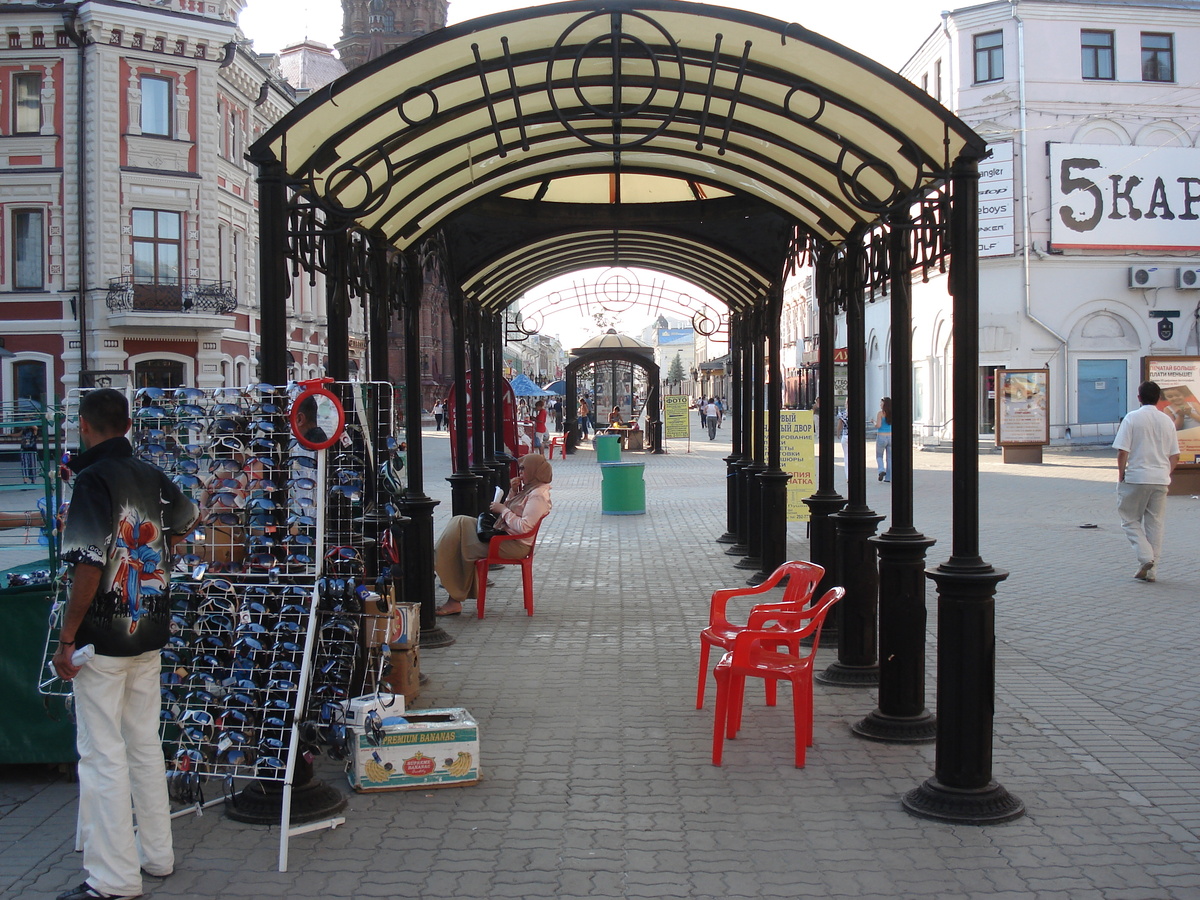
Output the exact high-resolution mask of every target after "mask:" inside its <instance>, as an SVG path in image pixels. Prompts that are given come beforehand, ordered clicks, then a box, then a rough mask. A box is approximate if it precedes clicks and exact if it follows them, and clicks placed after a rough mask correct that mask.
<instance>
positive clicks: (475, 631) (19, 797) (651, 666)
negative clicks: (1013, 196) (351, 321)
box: [0, 424, 1200, 900]
mask: <svg viewBox="0 0 1200 900" xmlns="http://www.w3.org/2000/svg"><path fill="white" fill-rule="evenodd" d="M693 437H694V438H695V440H693V442H692V443H691V446H690V450H689V448H688V445H687V444H686V443H685V442H679V441H676V442H671V443H670V451H671V452H670V453H669V454H668V455H665V456H650V455H645V456H643V455H641V454H627V455H626V458H632V459H636V460H644V461H645V463H646V493H647V505H648V512H647V514H646V515H645V516H627V517H616V516H603V515H601V514H600V481H601V474H600V468H599V466H598V465H597V464H596V462H595V456H594V453H593V452H592V450H591V446H590V445H588V444H585V445H584V446H583V447H582V448H581V451H580V452H579V453H578V454H576V455H574V456H572V457H570V458H568V459H567V460H566V461H561V460H559V461H556V462H555V480H554V512H553V513H552V515H551V518H550V519H549V521H548V523H547V525H546V527H544V528H543V529H542V532H541V536H540V546H539V548H538V553H537V560H536V562H535V565H534V570H535V580H536V600H537V609H536V614H535V616H534V617H533V618H527V617H526V616H525V615H524V612H523V610H522V606H521V591H520V584H519V579H520V574H519V570H518V569H517V568H515V567H512V568H506V569H504V570H501V571H497V572H494V573H493V574H492V577H493V579H494V580H495V586H494V587H493V588H492V589H491V590H490V591H489V596H488V614H487V617H486V618H485V619H484V620H483V621H479V620H477V619H476V618H475V617H474V615H473V611H474V608H473V605H472V604H467V614H464V615H463V616H461V617H458V618H452V619H449V620H443V621H445V622H446V623H447V630H448V631H449V632H450V633H452V634H453V635H454V636H455V637H456V639H457V642H456V643H455V644H454V645H453V646H451V647H448V648H445V649H440V650H426V651H424V652H423V653H422V658H421V661H422V668H423V671H424V672H425V673H426V674H427V675H429V677H430V684H429V685H428V687H427V688H426V690H425V692H424V694H423V695H422V698H421V701H420V705H422V706H443V705H446V706H464V707H466V708H467V709H469V710H470V711H471V712H472V713H473V714H474V715H475V716H476V718H477V719H478V720H479V722H480V728H481V736H482V763H483V771H484V776H485V780H484V781H482V782H481V783H480V784H478V785H474V786H470V787H462V788H446V789H440V790H430V791H409V792H398V793H382V794H358V795H353V794H352V795H351V796H350V804H349V808H348V810H347V812H346V818H347V822H346V824H345V825H344V826H342V827H340V828H338V829H336V830H334V831H322V832H316V833H312V834H307V835H302V836H298V837H295V838H293V839H292V841H291V858H290V866H289V871H287V872H285V873H279V872H277V871H276V868H277V852H278V840H279V835H278V829H277V828H266V827H254V826H248V825H241V824H238V823H234V822H231V821H229V820H226V819H225V818H224V817H223V816H222V815H221V814H220V812H219V808H214V809H211V810H209V811H208V812H207V813H206V814H205V815H203V816H201V817H194V816H188V817H185V818H183V819H180V820H178V821H177V822H176V824H175V840H176V846H177V849H178V855H179V864H178V868H177V870H176V873H175V874H174V875H173V876H171V877H170V878H168V879H166V880H163V881H158V880H155V879H147V883H146V891H147V896H152V897H154V898H215V897H231V898H237V897H262V896H267V897H273V896H287V897H289V898H310V897H311V898H324V897H332V898H342V897H345V898H351V897H354V898H358V897H392V898H422V900H434V898H563V900H575V898H579V900H583V898H640V897H646V898H675V897H679V898H730V900H733V898H760V897H761V898H766V897H822V898H843V897H844V898H848V900H849V898H854V900H874V898H897V897H899V898H909V897H912V898H916V897H922V898H924V897H939V898H984V897H986V898H1011V900H1017V898H1022V900H1023V898H1036V900H1051V898H1055V900H1058V898H1062V900H1068V898H1069V900H1150V898H1163V900H1167V898H1169V900H1187V898H1200V715H1198V713H1200V700H1198V699H1197V692H1196V685H1197V667H1198V664H1197V661H1196V656H1197V654H1196V647H1197V643H1198V642H1197V638H1198V636H1200V619H1198V617H1197V614H1196V613H1197V609H1198V608H1200V607H1198V604H1200V596H1198V593H1197V583H1198V582H1200V567H1198V566H1197V563H1196V555H1195V548H1196V547H1197V546H1200V540H1198V538H1200V515H1198V513H1200V499H1197V498H1194V497H1187V496H1179V497H1172V498H1171V499H1170V501H1169V504H1168V509H1169V522H1168V527H1169V536H1168V540H1167V546H1166V550H1165V558H1164V560H1163V562H1162V564H1161V566H1160V567H1159V576H1158V577H1159V580H1158V582H1157V583H1156V584H1144V583H1141V582H1137V581H1134V580H1133V578H1132V576H1133V573H1134V571H1136V569H1137V562H1136V559H1135V558H1134V555H1133V552H1132V551H1131V550H1130V548H1129V546H1128V544H1127V542H1126V540H1125V538H1124V536H1123V535H1122V533H1121V531H1120V528H1119V526H1118V524H1117V521H1116V510H1115V506H1116V496H1115V488H1114V484H1113V482H1114V479H1115V466H1114V462H1113V459H1112V453H1111V451H1107V452H1106V451H1088V452H1069V451H1065V450H1058V449H1054V450H1051V451H1048V452H1047V454H1046V461H1045V463H1044V464H1043V465H1041V466H1016V465H1008V466H1006V465H1004V464H1003V462H1002V460H1001V457H1000V456H999V455H984V456H982V457H981V459H980V469H981V474H980V494H981V508H982V531H981V533H982V537H981V547H982V552H983V556H984V558H985V559H986V560H987V561H988V562H990V563H992V564H993V565H995V566H996V567H998V568H1001V569H1005V570H1008V571H1009V573H1010V575H1009V577H1008V579H1007V580H1006V581H1004V582H1002V583H1001V584H1000V586H999V590H998V592H997V598H996V620H997V621H996V634H997V683H998V686H997V695H996V701H995V739H994V763H993V765H994V775H995V777H996V779H997V780H998V781H999V782H1000V783H1001V784H1003V785H1004V786H1005V787H1006V788H1008V789H1009V790H1010V791H1011V792H1012V793H1014V794H1016V795H1017V796H1019V797H1020V798H1021V799H1022V800H1023V801H1024V802H1025V804H1026V806H1027V809H1028V814H1027V815H1026V816H1025V817H1024V818H1021V819H1019V820H1017V821H1015V822H1011V823H1008V824H1004V825H996V826H988V827H973V826H954V825H945V824H940V823H934V822H928V821H924V820H920V819H915V818H913V817H911V816H909V815H907V814H906V813H905V812H904V811H903V810H902V808H901V806H900V802H899V798H900V796H901V795H902V794H903V793H904V792H906V791H908V790H909V789H911V788H913V787H916V786H917V785H919V784H920V783H921V782H923V781H924V780H925V779H926V778H928V777H930V776H931V775H932V773H933V766H934V753H935V748H934V747H933V745H924V746H916V747H913V746H898V745H886V744H879V743H872V742H868V741H862V740H859V739H857V738H855V737H854V736H852V734H851V732H850V730H849V727H848V726H849V725H850V724H851V723H852V722H854V721H856V720H857V719H859V718H861V717H862V716H863V715H865V714H867V713H869V712H870V711H871V710H872V709H873V708H874V705H875V692H874V691H873V690H870V689H861V688H860V689H852V688H832V687H828V686H824V685H818V686H817V687H816V698H815V702H816V723H815V739H816V740H815V746H813V747H812V748H811V749H810V750H809V754H808V764H807V767H806V768H805V769H802V770H798V769H795V768H794V767H793V766H792V737H791V717H790V698H789V697H788V696H787V690H786V689H784V690H783V691H781V705H780V706H779V707H777V708H775V709H769V708H767V707H765V706H764V705H763V697H762V691H761V687H759V686H758V685H755V684H752V685H751V686H750V687H749V688H748V691H747V709H746V714H745V724H744V731H743V733H742V735H741V736H740V737H739V738H738V739H737V740H736V741H733V742H729V743H727V744H726V750H725V765H724V766H723V767H721V768H714V767H713V766H712V765H711V764H710V748H711V737H712V695H713V692H712V687H711V685H710V687H709V692H708V697H709V702H708V705H707V707H706V708H705V709H704V710H696V709H694V708H693V706H694V703H693V698H694V690H695V679H696V651H697V639H696V635H697V633H698V632H699V630H700V628H701V627H702V626H703V624H704V621H705V616H706V612H707V606H708V597H709V595H710V593H711V592H712V590H713V589H714V588H716V587H728V586H737V585H739V584H741V583H743V581H744V579H745V577H746V574H747V573H746V572H744V571H743V570H740V569H735V568H734V567H733V566H732V562H733V561H734V560H732V559H731V558H730V557H728V556H726V555H725V554H724V552H723V551H724V549H725V547H724V546H723V545H719V544H716V543H715V542H714V541H713V538H714V537H716V536H717V535H719V534H720V533H721V532H722V531H724V523H725V507H724V503H725V483H724V465H723V463H722V461H721V458H722V457H723V456H725V455H727V454H728V452H729V444H728V429H722V430H721V431H720V432H719V437H718V440H717V441H715V442H709V441H708V440H707V439H706V437H703V436H702V435H701V433H700V430H699V427H698V424H697V425H696V426H695V427H694V428H693ZM425 445H426V454H427V455H426V459H427V471H428V472H429V473H430V474H429V476H428V479H427V484H426V490H427V492H428V493H429V494H430V495H431V496H434V497H436V498H437V499H440V500H442V501H443V502H442V504H441V506H439V507H438V509H437V521H436V524H437V528H438V529H439V530H440V528H441V526H442V524H444V522H445V520H446V519H447V518H448V517H449V506H450V504H449V488H448V485H447V484H446V483H445V482H444V481H443V480H442V478H443V476H444V475H445V474H449V464H448V441H447V439H446V436H445V433H444V432H442V433H438V432H433V431H429V432H427V433H426V438H425ZM868 456H869V457H872V456H873V454H871V453H870V448H868ZM870 461H871V462H873V459H871V460H870ZM915 466H916V473H915V482H916V491H915V496H916V516H915V519H916V525H917V527H918V528H919V529H921V530H922V531H923V532H924V533H925V534H927V535H928V536H929V537H933V538H936V539H937V540H938V543H937V544H936V545H935V546H934V547H933V548H932V549H931V550H930V552H929V561H930V562H931V563H938V562H941V561H942V560H944V559H945V558H946V557H948V556H949V553H950V546H949V544H950V482H951V471H950V467H951V457H950V455H949V454H948V453H936V452H930V453H918V454H916V461H915ZM838 473H839V481H838V486H839V489H843V490H844V487H843V482H842V481H841V478H840V473H841V468H840V461H839V467H838ZM869 474H872V475H873V473H869ZM889 490H890V486H888V485H883V484H879V483H877V482H875V481H873V480H872V481H870V482H868V499H869V502H870V504H871V505H872V507H873V508H874V509H875V510H876V511H877V512H879V513H881V514H886V513H887V512H888V511H889V499H890V496H889ZM13 496H14V495H12V494H9V495H7V496H5V497H4V503H5V504H12V503H14V502H16V501H15V500H14V499H13ZM1087 524H1094V525H1096V526H1097V527H1096V528H1082V527H1081V526H1082V525H1087ZM887 525H888V522H887V520H885V521H884V522H883V523H882V525H881V529H886V528H887ZM789 533H790V537H791V540H790V543H789V551H790V555H792V556H795V557H800V558H803V557H804V556H805V555H806V553H807V544H806V541H805V526H804V525H802V524H794V525H792V526H790V527H789ZM439 593H440V592H439ZM927 596H928V605H929V610H930V616H929V619H930V628H929V633H930V637H929V643H928V655H929V667H928V670H929V673H930V674H929V676H928V682H929V683H928V685H927V692H928V698H929V699H928V702H929V705H930V708H931V709H933V708H936V701H935V686H934V684H933V671H934V660H935V655H936V604H937V600H936V594H935V592H934V591H933V590H932V587H931V588H930V590H929V591H928V594H927ZM835 658H836V650H835V649H831V648H829V647H822V649H821V657H820V662H819V663H818V665H819V666H820V667H824V666H825V665H827V664H828V663H829V662H832V661H833V660H834V659H835ZM318 774H319V775H320V776H321V777H323V778H324V779H325V780H326V781H328V782H329V783H331V784H336V785H338V786H339V787H340V788H342V789H345V781H344V777H343V776H342V774H341V772H340V770H339V766H338V764H336V763H333V762H332V761H330V760H327V759H325V760H322V761H321V762H320V766H319V769H318ZM75 790H76V789H75V786H74V785H73V784H71V783H69V782H68V781H66V780H65V779H63V778H61V777H59V778H55V777H52V776H48V775H47V774H46V773H45V772H43V771H41V770H39V769H36V768H29V767H26V768H22V769H16V770H8V771H2V772H0V895H3V896H4V897H13V898H41V897H52V896H53V895H54V894H55V893H57V892H58V891H60V890H62V889H63V888H64V887H67V886H70V885H73V884H75V883H77V881H78V878H79V874H78V866H79V857H78V856H77V855H76V854H74V853H73V852H72V845H73V833H74V815H75ZM213 790H218V788H216V787H215V786H214V787H213Z"/></svg>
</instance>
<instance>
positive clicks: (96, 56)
mask: <svg viewBox="0 0 1200 900" xmlns="http://www.w3.org/2000/svg"><path fill="white" fill-rule="evenodd" d="M243 6H244V2H243V0H155V2H151V0H137V2H115V0H110V2H106V0H88V2H83V3H79V4H74V5H69V6H58V5H46V4H42V3H38V2H34V0H18V2H11V3H9V4H7V5H6V7H5V13H4V24H5V28H4V33H3V34H2V35H0V235H2V238H0V259H2V260H3V262H2V264H0V318H2V319H3V326H2V327H0V336H2V337H3V341H4V346H3V352H0V401H4V402H6V403H11V402H13V401H15V400H17V399H19V398H31V399H35V400H40V401H47V400H48V401H50V402H53V400H54V398H55V397H56V396H62V395H63V394H65V392H66V391H67V390H69V389H70V388H73V387H75V386H77V385H79V384H81V383H85V384H86V383H96V382H97V381H103V382H104V383H112V384H114V385H119V384H122V383H124V379H126V378H128V379H130V380H132V383H133V384H134V385H135V386H142V385H158V386H164V387H171V386H176V385H197V386H200V387H214V386H217V385H222V384H226V385H245V384H248V383H251V382H253V381H254V380H255V379H256V377H257V376H256V360H257V349H258V346H259V341H260V334H259V329H260V323H259V318H258V300H257V280H258V278H257V274H258V271H257V254H258V220H257V213H256V210H255V205H256V196H257V188H256V184H255V177H256V173H255V171H254V168H253V167H252V166H251V165H250V163H249V162H247V161H246V159H245V158H244V153H245V149H246V148H247V147H248V146H249V145H250V143H251V142H253V141H254V140H255V138H257V137H258V136H259V134H261V133H262V132H263V131H264V130H265V129H266V128H268V127H269V126H270V125H271V124H272V123H274V122H275V121H277V120H278V119H279V118H280V117H281V116H283V115H284V114H285V113H286V112H287V111H288V110H289V109H291V108H292V107H293V106H294V104H295V96H294V92H293V90H292V88H291V87H290V86H289V85H288V84H287V83H286V82H285V81H284V79H283V78H282V77H281V75H280V72H279V69H278V61H277V59H276V58H275V57H273V56H261V57H260V56H257V55H255V54H254V53H253V52H252V49H251V47H250V45H249V42H248V41H246V40H245V37H244V35H243V34H242V33H241V32H240V30H239V29H238V27H237V18H238V15H239V14H240V13H241V11H242V9H243ZM326 52H328V51H326ZM293 300H294V308H293V310H292V318H291V320H290V322H289V326H290V343H289V349H290V351H291V352H292V355H293V358H294V359H295V361H296V365H295V367H294V373H295V375H296V376H297V377H308V376H311V375H313V374H317V373H318V372H319V371H320V368H321V364H322V361H323V358H324V319H323V310H324V290H323V286H322V284H321V282H320V279H318V281H317V284H315V285H313V284H309V282H308V280H307V279H304V278H301V279H297V281H296V283H295V284H294V288H293ZM126 373H127V374H126Z"/></svg>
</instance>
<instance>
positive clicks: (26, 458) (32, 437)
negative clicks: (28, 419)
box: [21, 425, 38, 484]
mask: <svg viewBox="0 0 1200 900" xmlns="http://www.w3.org/2000/svg"><path fill="white" fill-rule="evenodd" d="M37 480H38V427H37V426H36V425H26V426H25V427H24V428H22V429H21V481H22V483H24V484H37Z"/></svg>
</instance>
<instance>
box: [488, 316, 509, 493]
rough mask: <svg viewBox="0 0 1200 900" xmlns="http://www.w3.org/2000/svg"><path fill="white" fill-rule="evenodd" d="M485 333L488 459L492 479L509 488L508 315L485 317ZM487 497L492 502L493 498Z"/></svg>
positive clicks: (498, 484)
mask: <svg viewBox="0 0 1200 900" xmlns="http://www.w3.org/2000/svg"><path fill="white" fill-rule="evenodd" d="M483 333H484V348H485V349H484V371H485V372H486V374H487V378H486V381H485V382H484V384H485V386H486V396H487V397H488V404H487V407H486V408H485V410H484V412H485V413H486V414H487V445H488V452H487V459H486V460H485V462H486V463H487V466H488V468H489V469H491V470H492V483H493V484H494V485H496V486H497V487H500V488H502V489H503V490H504V491H505V492H507V491H508V483H509V480H510V479H511V477H512V466H511V463H512V457H511V456H510V455H509V453H508V450H507V449H506V448H505V446H504V371H503V363H504V317H503V316H499V315H491V316H488V317H487V318H486V319H485V320H484V324H483ZM487 499H488V501H489V502H490V501H491V499H492V498H491V497H488V498H487Z"/></svg>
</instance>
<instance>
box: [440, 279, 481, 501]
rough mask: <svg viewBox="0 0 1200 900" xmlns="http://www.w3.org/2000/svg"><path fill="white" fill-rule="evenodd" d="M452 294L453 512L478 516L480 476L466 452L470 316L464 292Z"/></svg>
mask: <svg viewBox="0 0 1200 900" xmlns="http://www.w3.org/2000/svg"><path fill="white" fill-rule="evenodd" d="M447 287H448V288H449V290H450V298H449V299H450V322H451V324H452V325H453V326H454V421H453V422H451V423H450V425H449V427H450V430H451V431H452V432H453V445H454V474H453V475H451V476H449V477H448V478H447V479H446V480H447V481H449V482H450V509H451V511H452V512H453V514H454V515H456V516H473V515H476V514H477V513H478V512H479V510H478V505H477V503H476V501H477V499H478V496H479V487H478V484H479V476H478V475H476V474H475V473H474V472H472V471H471V469H470V466H469V463H468V460H469V459H470V453H469V452H468V450H467V434H468V432H469V429H468V427H467V316H466V309H465V308H464V302H465V301H464V299H463V293H462V289H461V288H460V287H459V286H458V285H448V286H447Z"/></svg>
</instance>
